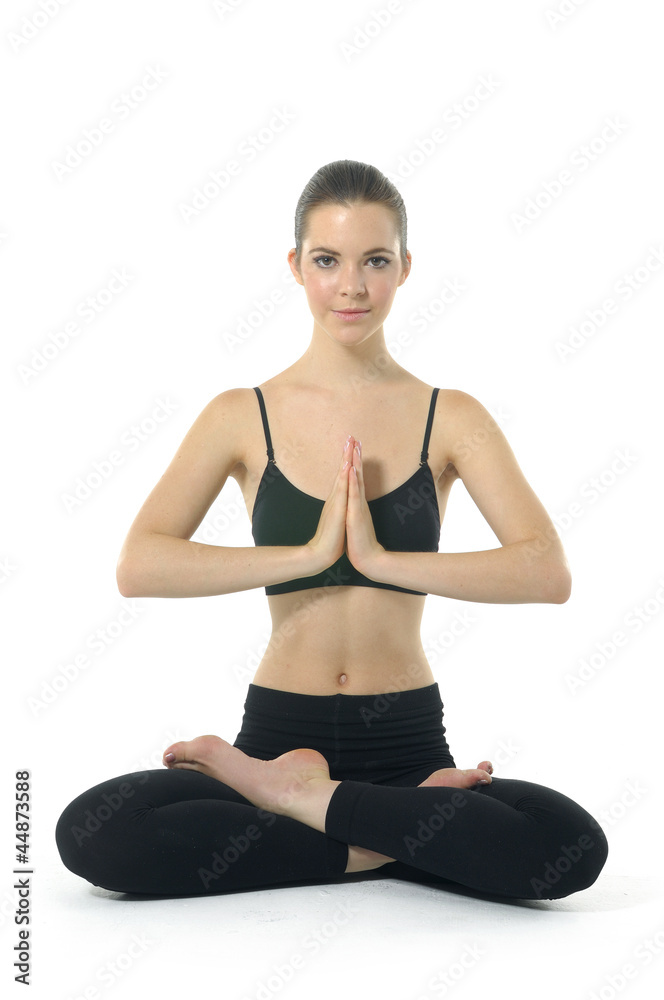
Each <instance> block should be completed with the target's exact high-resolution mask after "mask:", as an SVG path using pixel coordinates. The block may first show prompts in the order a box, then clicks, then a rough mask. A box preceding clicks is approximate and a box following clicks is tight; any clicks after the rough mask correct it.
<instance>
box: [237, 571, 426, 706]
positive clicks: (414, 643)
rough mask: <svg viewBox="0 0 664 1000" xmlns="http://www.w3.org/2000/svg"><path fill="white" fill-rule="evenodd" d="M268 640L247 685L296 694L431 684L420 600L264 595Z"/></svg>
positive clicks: (372, 590) (325, 593) (384, 593)
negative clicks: (268, 620) (269, 629)
mask: <svg viewBox="0 0 664 1000" xmlns="http://www.w3.org/2000/svg"><path fill="white" fill-rule="evenodd" d="M268 600H269V604H270V611H271V614H272V634H271V636H270V641H269V643H268V646H267V649H266V651H265V654H264V656H263V658H262V660H261V662H260V663H259V665H258V669H257V670H256V673H255V675H254V678H253V683H254V684H257V685H259V686H261V687H267V688H274V689H276V690H279V691H291V692H294V693H297V694H318V695H330V694H338V693H344V694H349V695H350V694H355V695H362V694H383V693H386V692H388V691H409V690H412V689H414V688H420V687H426V686H427V685H428V684H433V683H434V681H435V678H434V676H433V674H432V672H431V668H430V666H429V662H428V660H427V658H426V655H425V653H424V649H423V647H422V641H421V638H420V625H421V620H422V612H423V610H424V602H425V598H424V597H422V596H419V595H416V594H403V593H401V592H400V591H393V590H385V589H381V588H377V587H316V588H312V589H310V590H301V591H294V592H293V593H291V594H275V595H270V596H269V597H268Z"/></svg>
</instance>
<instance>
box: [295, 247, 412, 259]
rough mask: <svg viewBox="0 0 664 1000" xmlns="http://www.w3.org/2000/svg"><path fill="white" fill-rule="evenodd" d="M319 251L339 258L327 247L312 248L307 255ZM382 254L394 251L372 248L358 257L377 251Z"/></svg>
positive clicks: (338, 254) (337, 254)
mask: <svg viewBox="0 0 664 1000" xmlns="http://www.w3.org/2000/svg"><path fill="white" fill-rule="evenodd" d="M319 250H323V251H324V252H325V253H329V254H331V255H332V256H333V257H341V254H340V253H339V251H338V250H330V249H329V248H328V247H314V248H313V250H309V251H307V252H308V253H316V252H317V251H319ZM379 250H380V251H382V252H383V253H391V254H393V253H394V250H388V248H387V247H374V248H373V250H365V251H364V253H362V254H360V257H367V256H368V255H369V254H370V253H378V251H379Z"/></svg>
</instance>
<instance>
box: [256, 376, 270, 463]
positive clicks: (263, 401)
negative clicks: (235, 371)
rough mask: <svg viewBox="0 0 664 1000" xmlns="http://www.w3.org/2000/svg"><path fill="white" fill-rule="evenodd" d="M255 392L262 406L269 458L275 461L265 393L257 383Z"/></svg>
mask: <svg viewBox="0 0 664 1000" xmlns="http://www.w3.org/2000/svg"><path fill="white" fill-rule="evenodd" d="M254 392H255V393H256V395H257V396H258V405H259V406H260V408H261V418H262V420H263V430H264V431H265V441H266V442H267V458H268V461H269V462H274V450H273V448H272V438H271V437H270V427H269V425H268V422H267V413H266V412H265V400H264V399H263V393H262V392H261V391H260V389H259V388H258V386H257V385H255V386H254Z"/></svg>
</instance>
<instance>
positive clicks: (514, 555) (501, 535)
mask: <svg viewBox="0 0 664 1000" xmlns="http://www.w3.org/2000/svg"><path fill="white" fill-rule="evenodd" d="M440 395H441V396H442V395H443V394H442V393H441V394H440ZM444 400H445V401H444V404H443V405H442V406H440V404H439V406H438V407H437V409H438V413H439V417H438V426H440V427H441V428H443V430H442V431H441V433H442V434H443V436H444V438H445V442H446V443H445V445H444V448H445V455H446V456H447V457H448V461H449V462H450V463H452V465H453V466H454V467H455V469H456V471H457V472H458V474H459V477H460V478H461V479H462V480H463V483H464V485H465V487H466V489H467V490H468V492H469V494H470V495H471V497H472V498H473V500H474V501H475V503H476V504H477V507H478V508H479V510H480V511H481V513H482V514H483V516H484V518H485V519H486V521H487V523H488V524H489V525H490V527H491V528H492V529H493V531H494V533H495V535H496V537H497V538H498V541H499V542H500V545H501V547H500V548H496V549H486V550H483V551H480V552H390V551H388V550H386V549H384V548H383V547H382V546H380V545H379V544H378V543H377V542H376V541H375V535H374V539H373V541H374V542H375V544H373V543H370V544H366V542H365V544H358V545H356V546H355V549H356V552H357V553H359V552H360V551H363V553H364V554H363V555H362V556H357V558H359V561H360V562H361V563H362V565H358V564H357V562H356V559H354V558H353V556H352V555H351V554H350V553H351V550H352V549H353V540H352V539H351V540H350V541H349V556H350V558H351V561H352V562H353V563H354V565H356V566H357V568H358V569H359V570H360V572H362V573H364V574H365V575H366V576H368V577H369V578H370V579H372V580H376V581H377V582H380V583H392V584H396V585H397V586H399V587H407V588H409V589H411V590H421V591H424V592H425V593H428V594H438V595H440V596H441V597H451V598H454V599H456V600H462V601H478V602H484V603H488V604H528V603H536V602H542V603H551V604H563V603H564V602H565V601H566V600H567V599H568V597H569V595H570V588H571V574H570V570H569V566H568V563H567V559H566V557H565V553H564V550H563V546H562V543H561V541H560V538H559V537H558V533H557V532H556V529H555V527H554V525H553V522H552V521H551V518H550V517H549V515H548V514H547V513H546V511H545V509H544V507H543V506H542V504H541V503H540V501H539V500H538V498H537V496H536V495H535V493H534V491H533V490H532V489H531V487H530V485H529V484H528V482H527V481H526V479H525V476H524V475H523V473H522V471H521V469H520V468H519V465H518V464H517V461H516V458H515V456H514V453H513V451H512V449H511V448H510V446H509V444H508V442H507V440H506V438H505V436H504V434H503V432H502V431H501V429H500V427H499V426H498V424H497V423H496V422H495V420H493V418H492V417H491V415H490V414H489V413H488V411H487V410H486V409H485V408H484V407H483V406H482V404H481V403H479V402H478V401H477V400H476V399H474V398H473V397H472V396H469V395H468V394H467V393H464V392H458V391H456V390H455V391H448V392H446V393H445V396H444ZM434 427H436V421H434ZM434 447H435V443H434V439H433V438H432V450H434ZM354 455H355V463H356V464H357V465H358V466H359V468H358V477H357V484H358V485H357V488H355V487H354V485H351V487H350V488H349V508H350V506H351V504H352V503H353V501H355V502H356V503H357V508H356V510H357V511H360V512H361V511H362V509H363V507H364V505H365V501H364V487H363V482H362V474H361V459H358V457H357V452H355V453H354ZM353 483H354V478H353V476H351V484H353ZM367 511H368V508H367ZM369 518H370V515H369ZM359 521H362V522H363V523H364V525H365V530H367V529H368V526H367V523H366V519H365V517H364V516H363V515H362V516H361V517H360V519H359V520H356V521H355V522H353V521H352V515H350V518H349V524H350V525H352V524H358V523H359Z"/></svg>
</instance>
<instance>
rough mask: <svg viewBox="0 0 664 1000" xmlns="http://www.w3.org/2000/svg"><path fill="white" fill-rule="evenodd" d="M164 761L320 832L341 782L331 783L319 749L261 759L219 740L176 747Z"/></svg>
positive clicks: (204, 738) (207, 739)
mask: <svg viewBox="0 0 664 1000" xmlns="http://www.w3.org/2000/svg"><path fill="white" fill-rule="evenodd" d="M163 760H164V764H165V765H166V767H169V768H180V769H183V770H189V771H200V772H201V773H202V774H207V775H209V776H210V777H211V778H216V779H217V780H218V781H223V782H224V783H225V784H227V785H230V787H231V788H234V789H235V790H236V791H238V792H239V793H240V795H244V797H245V798H246V799H248V800H249V802H251V803H253V805H255V806H257V807H258V808H259V809H265V810H266V811H267V812H273V813H278V814H279V815H281V816H290V817H291V818H292V819H297V820H299V821H300V822H301V823H306V825H307V826H311V827H313V828H314V829H315V830H320V831H321V833H325V814H326V812H327V806H328V804H329V801H330V799H331V798H332V793H333V792H334V790H335V788H336V787H337V785H339V784H340V782H338V781H332V780H331V779H330V769H329V767H328V764H327V761H326V760H325V757H323V755H322V754H321V753H318V751H317V750H308V749H298V750H289V751H288V753H284V754H282V755H281V756H280V757H276V758H275V759H274V760H259V759H258V758H257V757H249V756H248V755H247V754H246V753H243V752H242V750H239V749H238V748H237V747H234V746H232V745H231V744H230V743H227V742H226V740H222V739H221V738H220V737H219V736H198V737H197V738H196V739H195V740H190V741H188V742H180V743H173V744H172V745H171V746H170V747H168V748H167V749H166V750H165V751H164V757H163Z"/></svg>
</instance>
